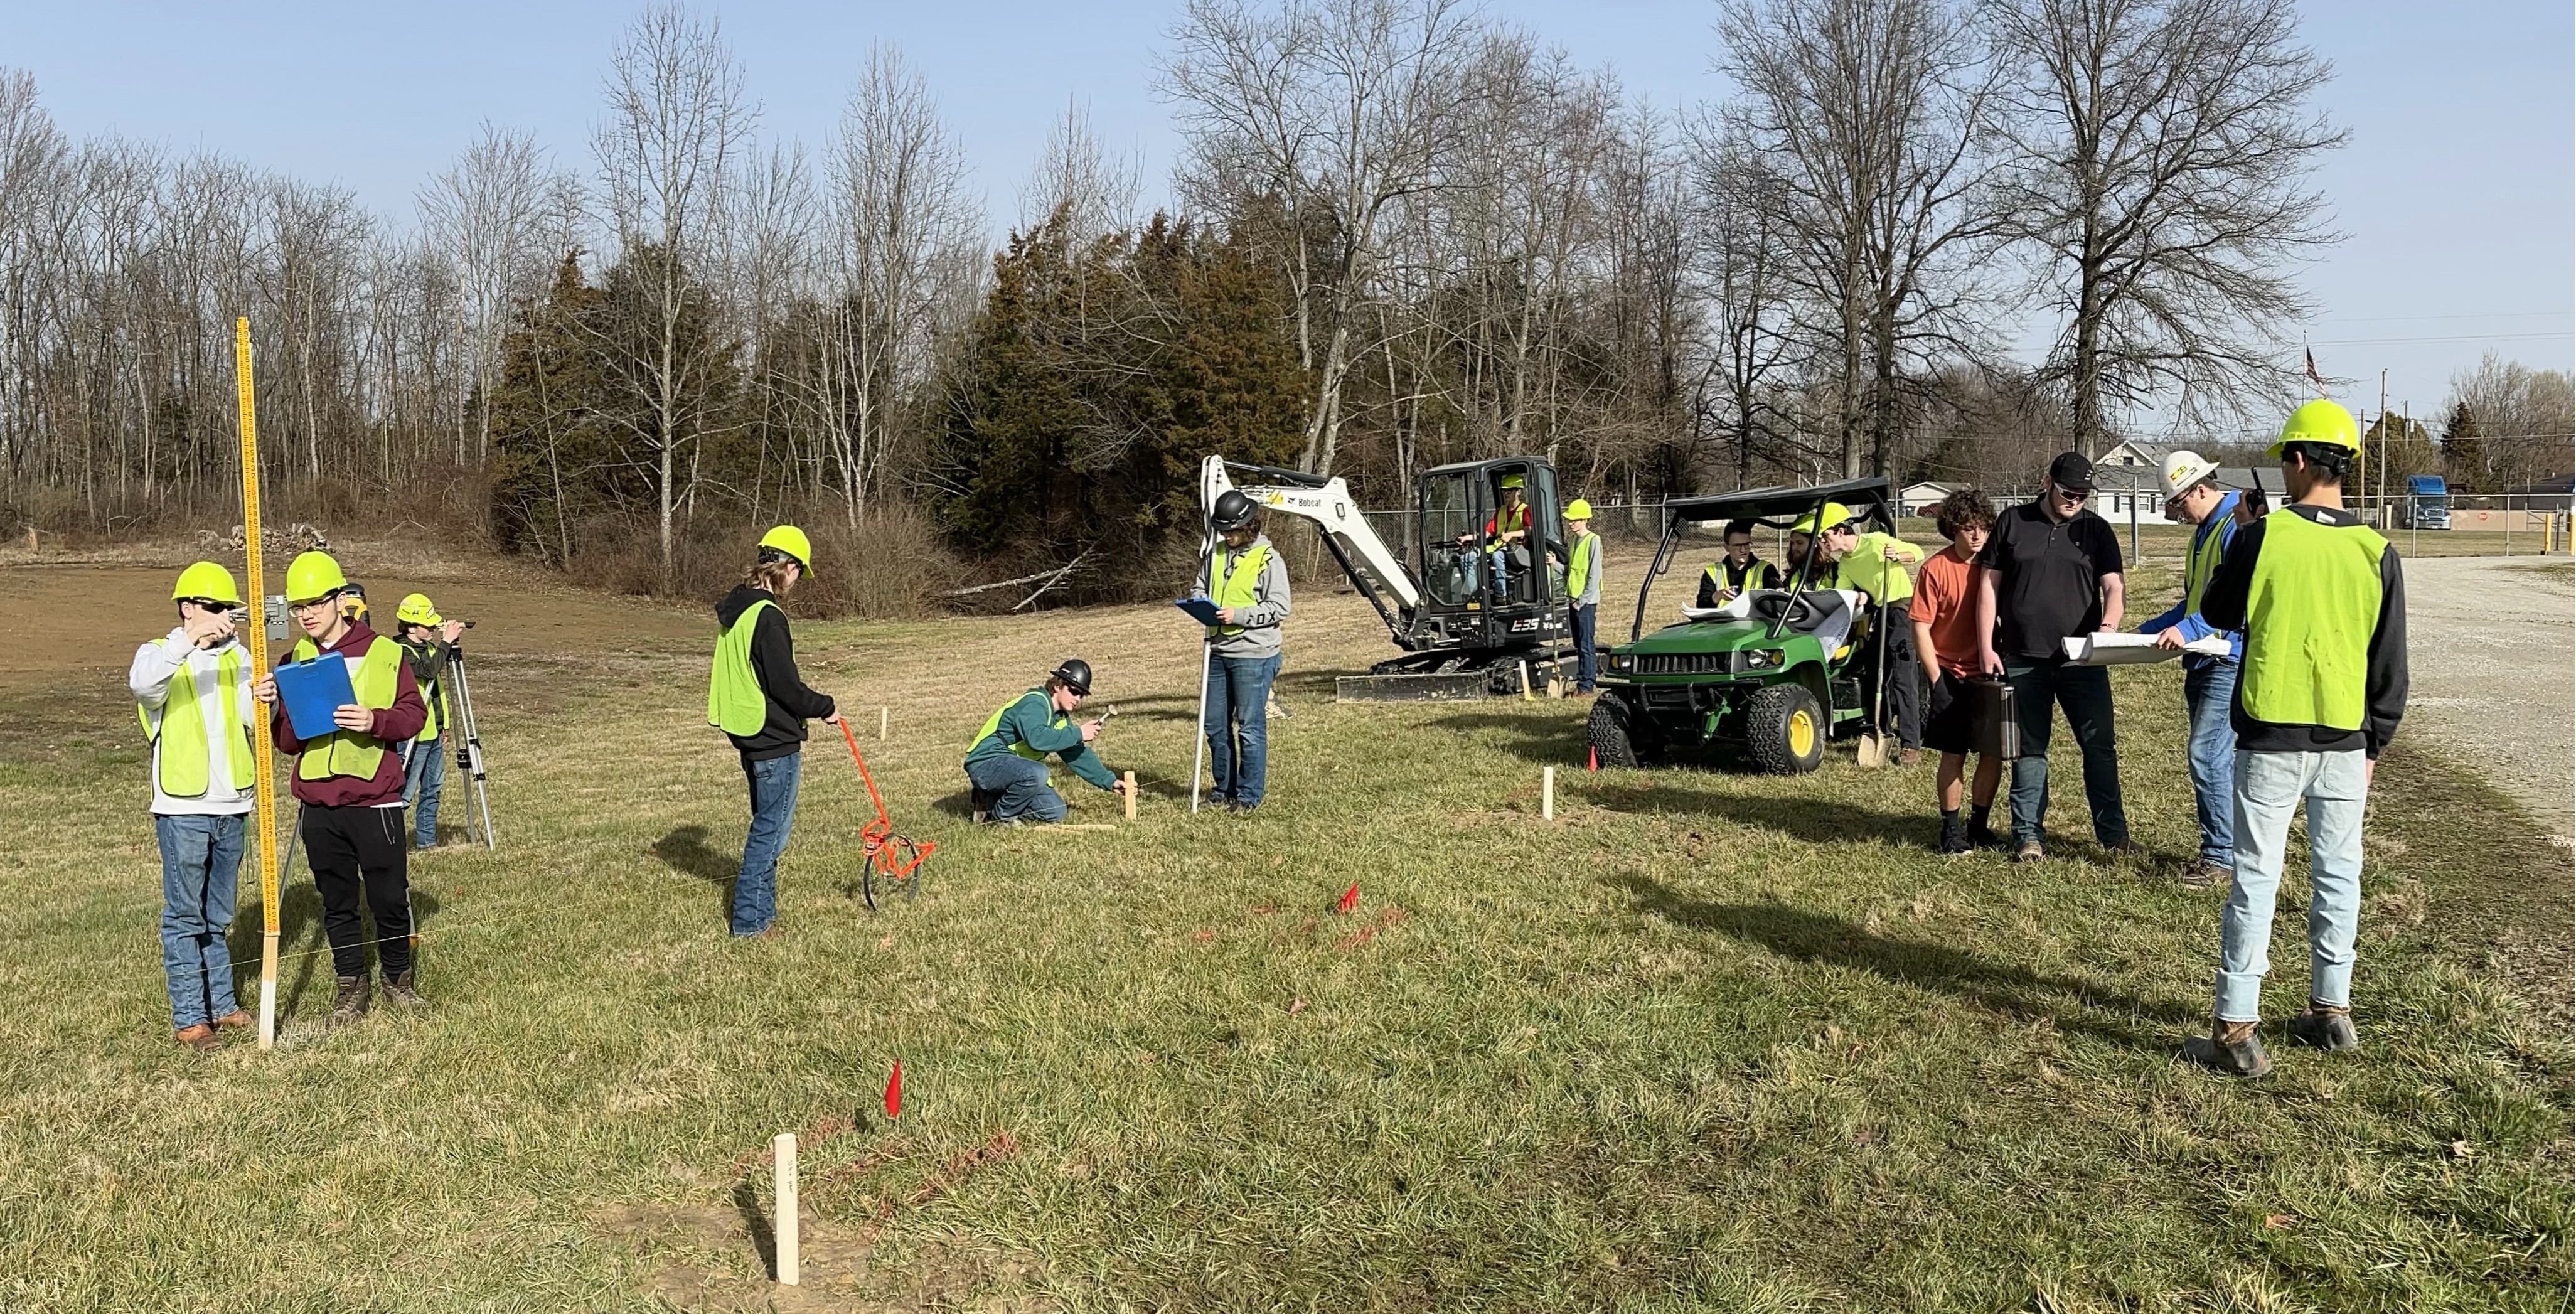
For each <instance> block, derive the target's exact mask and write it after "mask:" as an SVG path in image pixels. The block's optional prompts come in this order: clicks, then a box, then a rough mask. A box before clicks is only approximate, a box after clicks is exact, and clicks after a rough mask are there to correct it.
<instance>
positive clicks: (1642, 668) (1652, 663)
mask: <svg viewBox="0 0 2576 1314" xmlns="http://www.w3.org/2000/svg"><path fill="white" fill-rule="evenodd" d="M1726 659H1727V654H1726V653H1722V652H1657V653H1639V654H1637V674H1639V675H1724V674H1726V671H1727V660H1726Z"/></svg>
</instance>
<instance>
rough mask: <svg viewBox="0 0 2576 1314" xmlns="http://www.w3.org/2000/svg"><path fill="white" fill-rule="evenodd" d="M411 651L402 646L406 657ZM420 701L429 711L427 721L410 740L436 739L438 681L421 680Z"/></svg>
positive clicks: (422, 723) (406, 645) (433, 650)
mask: <svg viewBox="0 0 2576 1314" xmlns="http://www.w3.org/2000/svg"><path fill="white" fill-rule="evenodd" d="M411 651H412V647H411V645H410V644H408V643H406V644H404V645H403V652H404V653H405V654H406V655H408V654H409V653H410V652H411ZM430 651H432V652H436V651H437V649H436V648H435V647H432V648H431V649H430ZM420 701H421V705H422V706H424V707H427V708H428V709H429V719H428V720H426V721H423V722H421V723H420V733H419V734H417V735H414V736H412V738H414V739H421V740H427V739H436V738H438V681H436V680H423V681H421V682H420Z"/></svg>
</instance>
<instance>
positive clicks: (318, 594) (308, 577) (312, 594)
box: [286, 552, 349, 602]
mask: <svg viewBox="0 0 2576 1314" xmlns="http://www.w3.org/2000/svg"><path fill="white" fill-rule="evenodd" d="M347 587H349V577H348V576H346V575H343V574H341V573H340V563H339V562H337V561H334V560H332V558H331V554H330V553H328V552H307V553H305V554H304V555H302V556H300V557H297V558H296V559H295V560H294V561H292V562H289V563H288V564H287V567H286V600H287V601H288V602H311V601H313V600H314V599H316V598H323V597H328V596H330V595H331V594H334V593H337V592H339V591H340V590H342V589H345V588H347Z"/></svg>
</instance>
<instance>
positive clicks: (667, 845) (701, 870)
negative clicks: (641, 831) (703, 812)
mask: <svg viewBox="0 0 2576 1314" xmlns="http://www.w3.org/2000/svg"><path fill="white" fill-rule="evenodd" d="M653 856H654V857H657V858H660V859H661V860H662V861H663V862H665V863H668V864H670V867H671V869H672V870H674V871H677V872H681V873H683V874H686V875H690V876H695V877H697V878H698V879H699V880H702V881H729V880H732V879H733V878H734V877H736V876H739V875H741V874H742V858H741V857H740V856H739V855H736V854H728V853H718V852H717V851H715V850H714V849H711V848H708V847H707V828H706V827H704V826H701V825H697V824H695V823H691V824H689V825H686V826H682V827H680V828H679V829H677V830H674V831H672V832H671V833H670V834H668V835H665V836H663V837H662V838H660V839H657V840H655V841H653Z"/></svg>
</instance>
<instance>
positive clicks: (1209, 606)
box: [1172, 598, 1223, 625]
mask: <svg viewBox="0 0 2576 1314" xmlns="http://www.w3.org/2000/svg"><path fill="white" fill-rule="evenodd" d="M1172 605H1173V606H1175V607H1178V608H1180V609H1181V610H1183V611H1186V612H1188V613H1189V614H1190V619H1191V620H1194V621H1197V622H1198V623H1199V624H1201V625H1218V624H1222V623H1223V622H1221V621H1219V620H1218V619H1217V618H1216V610H1217V608H1216V599H1214V598H1174V599H1172Z"/></svg>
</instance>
